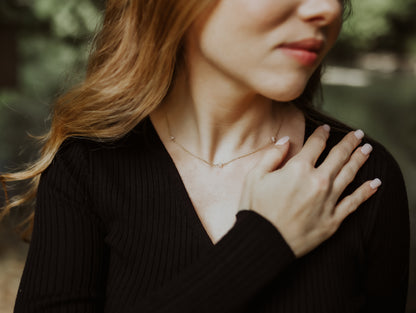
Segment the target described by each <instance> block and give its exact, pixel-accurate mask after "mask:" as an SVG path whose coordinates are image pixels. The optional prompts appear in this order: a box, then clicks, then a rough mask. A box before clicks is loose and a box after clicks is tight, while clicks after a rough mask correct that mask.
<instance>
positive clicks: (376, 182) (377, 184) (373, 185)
mask: <svg viewBox="0 0 416 313" xmlns="http://www.w3.org/2000/svg"><path fill="white" fill-rule="evenodd" d="M380 185H381V180H380V179H378V178H376V179H374V180H373V181H372V182H371V183H370V187H371V188H373V189H376V188H377V187H380Z"/></svg>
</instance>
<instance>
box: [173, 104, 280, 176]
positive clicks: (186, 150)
mask: <svg viewBox="0 0 416 313" xmlns="http://www.w3.org/2000/svg"><path fill="white" fill-rule="evenodd" d="M165 118H166V125H167V127H168V133H169V139H170V140H171V141H172V142H174V143H175V144H177V145H178V146H179V147H180V148H181V149H182V150H183V151H185V152H186V153H188V154H189V155H191V156H192V157H194V158H196V159H198V160H200V161H202V162H204V163H205V164H207V165H209V166H210V167H217V168H223V167H224V166H226V165H228V164H230V163H231V162H234V161H237V160H239V159H242V158H245V157H248V156H250V155H252V154H254V153H256V152H259V151H260V150H263V149H264V148H266V147H267V146H269V145H270V144H271V143H276V142H277V135H278V134H279V131H280V128H281V127H282V124H283V121H284V118H283V119H282V122H281V123H280V125H279V128H278V129H277V131H276V134H275V135H274V136H272V137H270V142H268V143H266V144H264V145H263V146H261V147H260V148H258V149H256V150H254V151H252V152H249V153H246V154H243V155H240V156H238V157H236V158H234V159H231V160H229V161H227V162H219V163H211V162H208V161H207V160H204V159H203V158H201V157H200V156H197V155H196V154H194V153H192V152H191V151H189V150H188V149H186V148H185V147H184V146H183V145H182V144H180V143H179V142H178V141H176V138H175V136H173V135H172V133H171V131H170V126H169V120H168V114H167V113H166V112H165Z"/></svg>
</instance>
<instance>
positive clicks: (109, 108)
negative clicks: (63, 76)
mask: <svg viewBox="0 0 416 313" xmlns="http://www.w3.org/2000/svg"><path fill="white" fill-rule="evenodd" d="M213 2H215V0H214V1H213V0H175V1H164V0H152V1H149V0H135V1H131V0H107V4H106V10H105V16H104V21H103V25H102V27H101V30H100V32H99V33H98V34H97V36H96V38H95V40H94V49H93V50H92V52H91V54H90V57H89V61H88V67H87V76H86V79H85V81H84V82H83V83H82V84H81V85H80V86H77V87H75V88H73V89H72V90H70V91H69V92H67V93H66V94H64V95H62V96H61V97H60V98H58V99H57V100H56V102H55V104H54V108H53V113H52V124H51V127H50V130H49V132H48V133H47V134H45V135H44V136H43V137H42V138H41V141H42V142H43V148H42V150H41V156H40V158H39V159H38V160H37V161H36V162H34V163H33V164H31V165H30V166H29V167H27V168H26V169H25V170H23V171H21V172H16V173H8V174H2V175H0V181H1V184H2V186H3V188H4V190H5V195H6V205H5V206H4V207H3V210H2V212H1V213H0V221H1V220H2V219H3V218H4V217H5V216H6V215H8V214H9V213H10V210H11V209H13V208H15V207H19V206H21V205H23V204H26V203H30V202H32V201H33V200H34V199H35V198H36V193H37V188H38V184H39V179H40V175H41V174H42V172H43V171H44V170H45V169H46V168H47V167H48V166H49V165H50V163H51V162H52V160H53V158H54V157H55V154H56V153H57V151H58V149H59V147H60V146H61V144H62V143H63V142H64V141H65V140H66V139H67V138H69V137H73V136H81V137H87V138H91V139H93V140H101V141H102V140H114V139H117V138H120V137H123V136H124V135H125V134H126V133H128V132H129V131H131V130H132V129H133V128H134V126H135V125H137V123H139V122H140V121H141V120H142V119H143V118H144V117H146V116H147V115H148V114H150V113H151V112H152V111H153V110H154V109H155V108H156V107H157V106H158V105H159V103H160V102H161V101H162V100H163V98H164V97H165V96H166V94H167V92H168V90H169V88H170V86H171V84H172V81H173V79H174V73H175V70H176V69H177V68H178V67H179V66H181V64H182V63H183V53H182V52H183V51H182V48H183V38H184V35H185V33H186V31H187V30H188V29H189V27H190V26H191V24H192V23H193V21H194V20H195V19H196V18H197V16H198V15H199V14H200V13H202V12H203V11H204V9H206V8H207V7H208V6H209V5H210V4H212V3H213ZM162 21H163V22H162ZM19 181H29V188H28V189H27V191H26V192H25V193H23V194H21V195H17V196H15V197H13V198H11V199H8V196H7V185H8V184H10V183H12V182H19ZM33 218H34V211H32V213H31V214H30V215H29V216H28V217H27V218H26V219H25V220H24V221H22V222H21V223H20V224H19V225H18V227H17V229H19V228H21V227H23V228H24V229H23V231H20V236H21V238H22V239H24V240H25V241H29V240H30V236H31V233H32V230H33Z"/></svg>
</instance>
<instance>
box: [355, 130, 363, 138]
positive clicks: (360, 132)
mask: <svg viewBox="0 0 416 313" xmlns="http://www.w3.org/2000/svg"><path fill="white" fill-rule="evenodd" d="M354 135H355V137H357V139H363V137H364V132H363V131H362V130H361V129H358V130H356V131H355V133H354Z"/></svg>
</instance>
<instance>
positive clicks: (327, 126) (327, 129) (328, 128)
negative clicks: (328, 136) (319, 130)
mask: <svg viewBox="0 0 416 313" xmlns="http://www.w3.org/2000/svg"><path fill="white" fill-rule="evenodd" d="M322 127H323V128H324V129H325V130H326V131H327V132H329V131H330V130H331V126H329V125H328V124H324V126H322Z"/></svg>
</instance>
